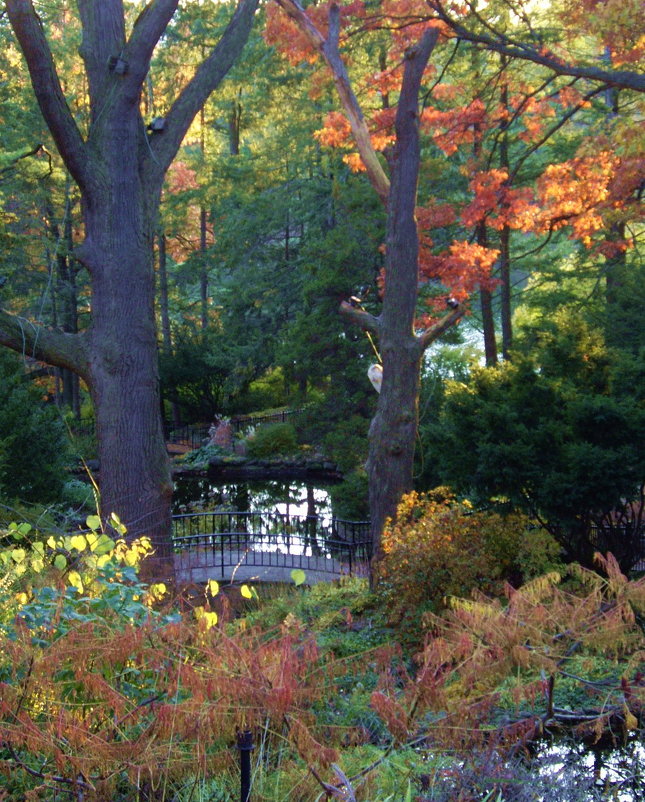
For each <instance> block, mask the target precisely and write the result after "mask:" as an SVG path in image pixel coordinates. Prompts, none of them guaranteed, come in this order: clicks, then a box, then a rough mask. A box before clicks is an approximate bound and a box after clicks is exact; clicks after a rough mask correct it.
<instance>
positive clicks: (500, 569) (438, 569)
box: [379, 488, 528, 613]
mask: <svg viewBox="0 0 645 802" xmlns="http://www.w3.org/2000/svg"><path fill="white" fill-rule="evenodd" d="M527 526H528V519H527V518H526V517H525V516H523V515H519V514H510V515H501V514H499V513H494V512H475V511H473V509H472V507H471V505H470V504H469V502H467V501H457V500H456V498H455V497H454V496H453V495H452V494H451V493H450V491H449V490H448V489H447V488H436V489H435V490H433V491H430V492H429V493H425V494H418V493H410V494H409V495H407V496H404V498H403V500H402V501H401V504H400V506H399V509H398V514H397V520H396V522H395V523H393V524H390V525H389V526H388V527H386V530H385V532H384V534H383V551H384V557H383V560H382V561H381V564H380V566H379V587H380V593H381V594H384V595H385V596H386V597H387V599H388V601H389V603H390V604H391V605H393V609H396V610H397V611H398V612H399V613H404V612H405V611H406V610H407V611H416V610H417V609H418V608H419V606H420V605H421V606H423V605H424V604H425V605H430V606H431V607H433V608H434V609H438V608H441V607H442V606H444V604H445V600H446V597H449V596H468V595H470V593H471V592H472V591H473V590H475V589H477V590H479V591H481V592H484V593H492V594H496V593H498V592H499V591H500V590H501V587H502V585H503V582H504V580H508V579H511V578H513V575H514V574H515V573H516V571H517V565H518V555H519V550H520V541H521V537H522V534H523V532H524V531H525V530H526V528H527Z"/></svg>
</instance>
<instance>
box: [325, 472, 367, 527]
mask: <svg viewBox="0 0 645 802" xmlns="http://www.w3.org/2000/svg"><path fill="white" fill-rule="evenodd" d="M329 495H330V496H331V501H332V505H333V508H334V515H335V516H336V517H337V518H344V519H345V520H346V521H366V520H367V519H368V518H369V504H368V485H367V473H366V472H365V471H364V470H362V469H358V470H356V471H352V472H351V473H349V474H348V475H347V476H346V477H345V479H344V481H343V482H341V483H340V484H339V485H335V486H334V487H332V488H331V490H330V491H329Z"/></svg>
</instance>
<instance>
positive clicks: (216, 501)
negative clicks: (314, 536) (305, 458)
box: [173, 477, 332, 517]
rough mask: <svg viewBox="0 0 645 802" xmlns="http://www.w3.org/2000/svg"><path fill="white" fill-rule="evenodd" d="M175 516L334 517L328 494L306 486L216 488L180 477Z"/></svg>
mask: <svg viewBox="0 0 645 802" xmlns="http://www.w3.org/2000/svg"><path fill="white" fill-rule="evenodd" d="M173 504H174V509H173V512H174V513H176V514H179V513H186V512H210V511H219V510H221V511H222V512H227V511H235V512H270V511H271V512H276V513H279V514H280V515H296V516H311V517H313V516H320V517H331V515H332V509H331V499H330V497H329V493H328V491H327V490H325V489H324V488H321V487H316V486H314V485H311V484H305V483H304V482H279V481H263V482H258V481H249V482H234V483H233V482H231V483H229V484H213V483H212V482H211V481H210V480H208V479H205V478H196V477H179V478H178V479H177V480H176V481H175V494H174V497H173Z"/></svg>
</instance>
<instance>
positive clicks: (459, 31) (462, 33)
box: [426, 0, 645, 92]
mask: <svg viewBox="0 0 645 802" xmlns="http://www.w3.org/2000/svg"><path fill="white" fill-rule="evenodd" d="M426 1H427V3H428V5H429V7H430V8H431V9H432V10H433V11H435V12H436V13H437V15H438V16H439V18H440V19H441V20H443V22H445V23H446V24H447V25H449V26H450V28H451V29H452V30H453V31H454V33H455V34H456V36H458V37H459V38H460V39H464V40H465V41H467V42H474V43H475V44H480V45H482V46H483V47H485V48H486V49H487V50H494V51H495V52H496V53H503V54H504V55H506V56H509V57H511V58H519V59H523V60H524V61H532V62H533V63H535V64H541V65H542V66H543V67H547V68H548V69H550V70H553V72H555V73H557V74H558V75H571V76H573V77H575V78H586V79H588V80H590V81H599V82H600V83H602V84H604V85H605V86H614V87H616V88H617V89H633V90H634V91H635V92H645V75H643V74H641V73H637V72H632V71H631V70H606V69H601V68H599V67H585V66H577V65H575V64H570V63H567V62H566V61H563V60H562V59H559V58H558V57H557V56H556V55H554V54H553V53H550V52H548V51H543V50H537V49H536V48H535V47H532V46H530V45H527V44H525V43H523V42H514V41H513V40H511V39H510V38H509V37H508V36H505V35H504V34H503V33H501V32H500V31H496V30H494V29H491V31H492V33H491V34H490V35H489V34H486V33H476V32H474V31H471V30H469V29H468V28H467V27H466V26H465V25H462V24H461V23H459V22H457V20H455V19H453V18H452V17H451V16H450V15H449V14H448V12H447V11H446V9H445V7H444V5H443V4H442V2H441V0H426Z"/></svg>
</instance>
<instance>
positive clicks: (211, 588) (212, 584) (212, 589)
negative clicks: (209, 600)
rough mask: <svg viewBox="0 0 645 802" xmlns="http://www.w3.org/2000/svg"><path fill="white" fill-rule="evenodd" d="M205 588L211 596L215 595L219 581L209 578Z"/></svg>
mask: <svg viewBox="0 0 645 802" xmlns="http://www.w3.org/2000/svg"><path fill="white" fill-rule="evenodd" d="M206 590H207V592H208V593H210V595H211V596H217V594H218V593H219V582H216V581H215V580H214V579H209V580H208V582H207V583H206Z"/></svg>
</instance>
